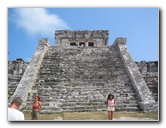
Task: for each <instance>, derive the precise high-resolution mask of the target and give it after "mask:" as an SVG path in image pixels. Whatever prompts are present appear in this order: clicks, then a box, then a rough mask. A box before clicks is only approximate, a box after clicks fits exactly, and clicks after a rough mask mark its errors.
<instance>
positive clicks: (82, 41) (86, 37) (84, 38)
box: [55, 30, 109, 47]
mask: <svg viewBox="0 0 166 128" xmlns="http://www.w3.org/2000/svg"><path fill="white" fill-rule="evenodd" d="M108 36H109V33H108V30H94V31H88V30H84V31H80V30H77V31H71V30H56V31H55V44H56V46H64V47H68V46H78V47H93V46H95V47H103V46H108Z"/></svg>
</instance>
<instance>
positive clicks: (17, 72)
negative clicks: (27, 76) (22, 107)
mask: <svg viewBox="0 0 166 128" xmlns="http://www.w3.org/2000/svg"><path fill="white" fill-rule="evenodd" d="M28 64H29V62H25V61H24V60H23V59H21V58H18V59H16V60H13V61H8V99H10V97H11V96H12V95H13V94H14V92H15V90H16V88H17V85H18V84H19V82H20V80H21V78H22V76H23V74H24V72H25V70H26V68H27V66H28Z"/></svg>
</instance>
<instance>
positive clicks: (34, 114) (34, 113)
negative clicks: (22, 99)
mask: <svg viewBox="0 0 166 128" xmlns="http://www.w3.org/2000/svg"><path fill="white" fill-rule="evenodd" d="M42 108H43V106H42V104H41V102H40V97H39V96H35V101H34V103H33V105H32V113H31V116H32V120H37V119H38V116H39V111H40V110H41V109H42Z"/></svg>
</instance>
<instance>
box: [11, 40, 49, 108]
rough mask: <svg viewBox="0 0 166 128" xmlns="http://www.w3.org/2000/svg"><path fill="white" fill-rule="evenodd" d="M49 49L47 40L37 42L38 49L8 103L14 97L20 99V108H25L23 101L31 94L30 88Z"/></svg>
mask: <svg viewBox="0 0 166 128" xmlns="http://www.w3.org/2000/svg"><path fill="white" fill-rule="evenodd" d="M49 47H50V45H49V40H48V39H47V38H44V39H40V40H39V44H38V48H37V50H36V52H35V53H34V55H33V58H32V60H31V61H30V63H29V65H28V67H27V68H26V70H25V72H24V74H23V76H22V79H21V81H20V83H19V84H18V86H17V89H16V91H15V92H14V94H13V96H12V98H11V100H10V102H11V101H12V100H13V98H14V97H21V98H22V100H23V105H22V106H25V101H26V100H27V97H28V93H31V87H32V86H33V85H34V84H35V82H36V79H37V76H38V72H39V69H40V66H41V64H42V61H43V57H44V56H45V54H46V52H47V51H48V49H49Z"/></svg>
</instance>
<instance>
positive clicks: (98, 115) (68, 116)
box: [24, 111, 158, 121]
mask: <svg viewBox="0 0 166 128" xmlns="http://www.w3.org/2000/svg"><path fill="white" fill-rule="evenodd" d="M24 114H25V119H26V120H31V115H30V113H24ZM121 117H131V118H150V119H153V120H156V121H157V120H158V113H157V112H149V113H143V112H114V115H113V118H115V119H117V118H121ZM58 118H61V119H62V120H70V121H74V120H108V113H107V112H106V111H105V112H73V113H71V112H70V113H69V112H65V113H54V114H40V116H39V120H58Z"/></svg>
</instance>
